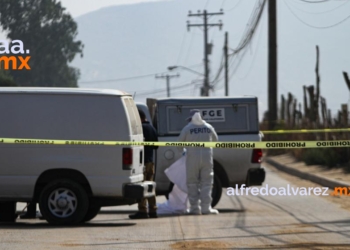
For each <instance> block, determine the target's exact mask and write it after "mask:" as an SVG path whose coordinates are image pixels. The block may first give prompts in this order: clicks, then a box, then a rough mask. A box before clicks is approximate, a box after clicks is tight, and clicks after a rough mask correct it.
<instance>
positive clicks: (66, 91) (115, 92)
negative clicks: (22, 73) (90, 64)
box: [0, 87, 131, 96]
mask: <svg viewBox="0 0 350 250" xmlns="http://www.w3.org/2000/svg"><path fill="white" fill-rule="evenodd" d="M1 93H36V94H86V95H114V96H131V94H129V93H127V92H125V91H122V90H116V89H85V88H40V87H1V88H0V94H1Z"/></svg>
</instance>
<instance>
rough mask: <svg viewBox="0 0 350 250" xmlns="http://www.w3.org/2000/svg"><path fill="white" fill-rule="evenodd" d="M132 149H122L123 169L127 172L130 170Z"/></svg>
mask: <svg viewBox="0 0 350 250" xmlns="http://www.w3.org/2000/svg"><path fill="white" fill-rule="evenodd" d="M132 156H133V153H132V148H123V169H124V170H129V169H131V168H132V158H133V157H132Z"/></svg>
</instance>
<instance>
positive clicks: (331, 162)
mask: <svg viewBox="0 0 350 250" xmlns="http://www.w3.org/2000/svg"><path fill="white" fill-rule="evenodd" d="M302 160H303V161H304V162H305V163H306V165H324V166H327V167H334V166H336V165H337V164H339V163H340V157H339V154H338V153H337V151H336V150H335V149H334V148H311V149H308V150H305V152H304V154H303V156H302Z"/></svg>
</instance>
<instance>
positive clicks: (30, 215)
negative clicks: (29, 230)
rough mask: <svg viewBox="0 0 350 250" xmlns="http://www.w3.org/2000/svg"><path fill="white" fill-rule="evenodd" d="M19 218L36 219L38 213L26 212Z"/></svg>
mask: <svg viewBox="0 0 350 250" xmlns="http://www.w3.org/2000/svg"><path fill="white" fill-rule="evenodd" d="M19 218H21V219H36V214H28V213H25V214H22V215H20V216H19Z"/></svg>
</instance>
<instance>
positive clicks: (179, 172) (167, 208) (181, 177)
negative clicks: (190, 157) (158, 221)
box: [157, 155, 188, 214]
mask: <svg viewBox="0 0 350 250" xmlns="http://www.w3.org/2000/svg"><path fill="white" fill-rule="evenodd" d="M164 172H165V174H166V175H167V176H168V178H169V180H170V181H171V182H173V183H174V187H173V190H172V191H171V192H170V193H169V199H168V200H167V201H166V202H164V203H161V204H157V206H158V209H157V213H158V214H184V213H186V210H187V200H188V199H187V193H186V192H187V185H186V155H184V156H182V157H181V158H180V159H179V160H177V161H176V162H174V163H173V164H172V165H171V166H170V167H169V168H167V169H166V170H165V171H164Z"/></svg>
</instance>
